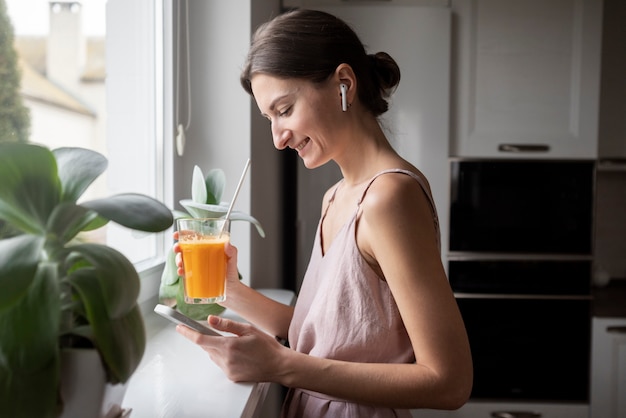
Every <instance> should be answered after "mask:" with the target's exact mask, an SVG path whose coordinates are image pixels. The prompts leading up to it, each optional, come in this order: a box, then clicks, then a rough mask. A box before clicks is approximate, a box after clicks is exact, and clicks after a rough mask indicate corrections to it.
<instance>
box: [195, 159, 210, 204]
mask: <svg viewBox="0 0 626 418" xmlns="http://www.w3.org/2000/svg"><path fill="white" fill-rule="evenodd" d="M191 199H192V200H193V201H194V202H198V203H206V201H207V190H206V183H205V182H204V175H203V174H202V169H201V168H200V167H198V166H197V165H196V166H194V167H193V175H192V177H191Z"/></svg>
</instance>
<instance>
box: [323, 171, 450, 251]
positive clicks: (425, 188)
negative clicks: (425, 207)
mask: <svg viewBox="0 0 626 418" xmlns="http://www.w3.org/2000/svg"><path fill="white" fill-rule="evenodd" d="M388 173H400V174H406V175H408V176H410V177H411V178H413V179H414V180H416V181H417V182H418V183H419V185H420V186H421V187H422V190H423V191H424V194H425V195H426V197H427V198H428V202H429V203H430V209H431V211H432V214H433V222H434V223H435V231H436V233H437V247H438V248H439V251H440V252H441V232H440V231H439V217H438V216H437V209H436V207H435V201H434V200H433V197H432V195H431V193H430V189H429V187H428V184H427V182H426V180H425V179H424V178H423V177H422V176H420V175H417V174H415V173H414V172H412V171H409V170H403V169H401V168H392V169H388V170H383V171H381V172H379V173H377V174H376V175H374V177H372V179H371V180H370V181H369V183H368V184H367V186H366V187H365V190H363V193H362V194H361V197H360V198H359V201H358V202H357V213H358V211H359V209H360V207H361V202H363V199H365V195H366V194H367V191H368V190H369V188H370V186H371V185H372V183H374V180H376V179H377V178H378V177H380V176H382V175H383V174H388ZM336 191H337V189H335V192H336ZM334 196H335V193H333V197H331V201H332V199H333V198H334ZM327 209H328V208H327Z"/></svg>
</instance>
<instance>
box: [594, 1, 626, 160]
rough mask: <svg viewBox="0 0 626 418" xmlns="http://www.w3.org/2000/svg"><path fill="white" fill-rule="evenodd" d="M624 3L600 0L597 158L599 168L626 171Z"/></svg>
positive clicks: (625, 36)
mask: <svg viewBox="0 0 626 418" xmlns="http://www.w3.org/2000/svg"><path fill="white" fill-rule="evenodd" d="M624 22H626V2H624V0H604V13H603V24H602V73H601V74H602V77H601V84H600V122H599V123H600V126H599V130H598V136H599V137H598V141H599V144H598V157H599V159H600V165H599V167H600V169H603V170H622V171H624V170H626V118H624V115H626V77H624V74H626V24H624Z"/></svg>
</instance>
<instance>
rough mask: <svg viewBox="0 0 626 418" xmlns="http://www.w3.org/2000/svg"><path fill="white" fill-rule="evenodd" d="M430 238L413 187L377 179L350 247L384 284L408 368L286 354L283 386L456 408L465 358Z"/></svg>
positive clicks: (468, 366)
mask: <svg viewBox="0 0 626 418" xmlns="http://www.w3.org/2000/svg"><path fill="white" fill-rule="evenodd" d="M435 234H436V230H435V227H434V222H433V215H432V211H431V209H430V204H429V202H428V200H427V198H426V196H425V194H424V192H423V190H422V189H421V188H420V187H419V186H418V185H417V183H416V182H415V181H414V180H412V179H410V178H409V177H406V176H402V175H397V176H383V177H380V178H379V179H378V180H377V181H376V182H375V183H374V184H373V185H372V187H371V188H370V190H369V192H368V197H367V199H365V201H364V203H363V206H362V215H361V217H360V220H359V226H358V229H357V243H358V246H359V248H360V249H361V252H362V254H363V256H364V257H365V258H366V260H368V262H369V263H370V264H371V265H372V267H373V268H375V269H376V270H378V271H380V272H381V273H382V274H383V276H384V277H385V279H386V280H387V282H388V284H389V287H390V289H391V291H392V293H393V295H394V299H395V300H396V303H397V305H398V308H399V311H400V314H401V316H402V319H403V322H404V324H405V327H406V329H407V332H408V334H409V337H410V339H411V343H412V345H413V349H414V352H415V353H416V363H415V364H359V363H342V362H337V361H329V360H323V359H317V358H313V357H308V356H302V355H294V356H293V357H289V359H288V365H287V366H286V367H285V369H286V370H290V373H288V374H287V375H286V376H285V377H284V378H283V379H284V380H283V383H284V384H286V385H288V386H295V387H304V388H308V389H311V390H314V391H319V392H324V393H327V394H329V395H333V396H337V397H342V398H346V399H351V400H354V401H357V402H366V403H375V404H381V405H387V406H394V407H407V408H408V407H428V408H441V409H454V408H458V407H460V406H461V405H462V404H463V403H464V402H465V401H466V400H467V398H468V397H469V393H470V391H471V385H472V363H471V354H470V349H469V343H468V340H467V335H466V332H465V328H464V325H463V321H462V318H461V315H460V312H459V311H458V307H457V304H456V301H455V299H454V295H453V293H452V290H451V289H450V286H449V283H448V281H447V277H446V275H445V271H444V268H443V265H442V263H441V256H440V253H439V249H438V248H437V240H436V235H435Z"/></svg>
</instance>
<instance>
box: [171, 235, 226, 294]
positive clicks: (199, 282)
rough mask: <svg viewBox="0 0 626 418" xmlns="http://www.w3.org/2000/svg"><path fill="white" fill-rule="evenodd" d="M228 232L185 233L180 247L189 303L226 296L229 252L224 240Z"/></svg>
mask: <svg viewBox="0 0 626 418" xmlns="http://www.w3.org/2000/svg"><path fill="white" fill-rule="evenodd" d="M228 240H229V236H228V233H224V234H223V235H222V236H221V237H211V236H203V237H197V236H196V237H193V236H191V237H184V236H181V239H180V241H179V242H180V249H181V252H182V255H183V265H184V268H185V278H184V287H185V301H186V302H188V303H215V302H221V301H223V300H224V299H225V296H224V282H225V280H226V255H225V254H224V244H225V243H226V242H228Z"/></svg>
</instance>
